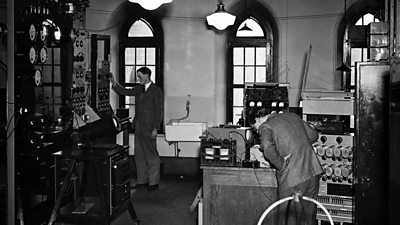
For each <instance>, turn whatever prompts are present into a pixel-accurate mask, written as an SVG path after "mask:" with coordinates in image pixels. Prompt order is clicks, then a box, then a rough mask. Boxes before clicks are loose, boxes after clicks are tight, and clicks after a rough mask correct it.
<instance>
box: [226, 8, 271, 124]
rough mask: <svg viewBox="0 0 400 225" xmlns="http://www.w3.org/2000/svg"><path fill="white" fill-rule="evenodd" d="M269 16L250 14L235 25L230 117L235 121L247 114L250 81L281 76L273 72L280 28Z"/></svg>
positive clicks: (229, 77)
mask: <svg viewBox="0 0 400 225" xmlns="http://www.w3.org/2000/svg"><path fill="white" fill-rule="evenodd" d="M264 15H265V13H264ZM269 19H270V18H265V17H263V16H261V17H260V16H259V14H249V15H247V16H245V17H243V18H242V19H240V18H239V20H238V21H237V22H236V26H235V25H234V26H233V27H232V29H233V30H232V31H231V33H230V36H229V43H228V45H229V48H228V60H229V63H228V65H229V68H228V71H229V72H228V75H227V110H226V111H227V115H226V118H227V121H231V122H233V124H236V123H237V122H238V121H239V119H240V118H241V117H242V116H243V113H244V112H243V110H244V102H243V100H244V92H245V87H246V85H248V84H254V83H266V82H277V80H278V78H277V77H276V75H275V74H274V73H273V71H274V69H273V68H274V67H275V64H276V62H277V60H276V58H277V54H276V53H277V50H276V47H277V44H276V43H274V42H276V41H274V39H275V40H276V39H277V38H274V35H275V33H276V29H275V28H274V26H271V24H269V23H268V20H269ZM270 20H271V19H270ZM260 21H263V22H260Z"/></svg>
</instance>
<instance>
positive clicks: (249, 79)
mask: <svg viewBox="0 0 400 225" xmlns="http://www.w3.org/2000/svg"><path fill="white" fill-rule="evenodd" d="M244 77H245V78H244V80H245V82H246V83H253V82H254V67H246V68H245V75H244Z"/></svg>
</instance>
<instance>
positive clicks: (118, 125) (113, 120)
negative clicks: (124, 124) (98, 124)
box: [112, 116, 121, 132]
mask: <svg viewBox="0 0 400 225" xmlns="http://www.w3.org/2000/svg"><path fill="white" fill-rule="evenodd" d="M112 122H113V125H114V127H115V129H116V130H117V131H118V132H119V131H121V124H120V122H119V120H118V118H117V117H116V116H113V117H112Z"/></svg>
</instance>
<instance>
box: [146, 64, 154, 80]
mask: <svg viewBox="0 0 400 225" xmlns="http://www.w3.org/2000/svg"><path fill="white" fill-rule="evenodd" d="M147 67H148V68H149V69H150V70H151V76H150V79H151V80H152V81H153V82H156V67H155V66H147Z"/></svg>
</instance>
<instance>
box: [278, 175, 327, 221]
mask: <svg viewBox="0 0 400 225" xmlns="http://www.w3.org/2000/svg"><path fill="white" fill-rule="evenodd" d="M319 178H320V176H315V177H313V178H311V179H309V180H307V181H304V182H303V183H300V184H298V185H296V186H294V187H292V188H289V189H287V190H283V191H280V192H279V193H278V195H279V199H282V198H285V197H289V196H292V195H293V194H294V193H301V195H302V196H307V197H309V198H313V199H315V200H317V197H318V191H319ZM316 215H317V205H316V204H315V203H313V202H310V201H306V200H300V202H295V201H294V200H290V201H286V202H284V203H282V204H280V205H279V206H278V217H279V225H316V224H317V220H316Z"/></svg>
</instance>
